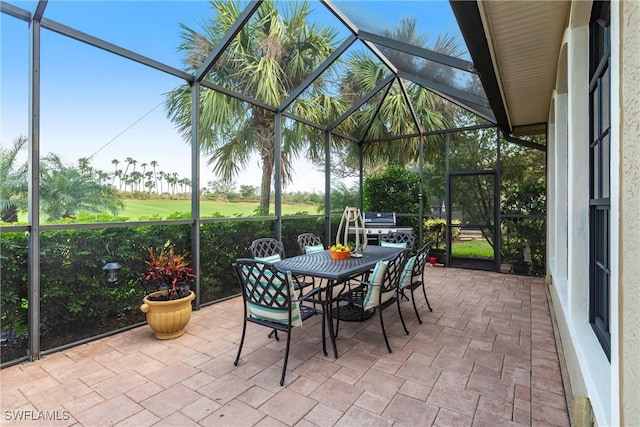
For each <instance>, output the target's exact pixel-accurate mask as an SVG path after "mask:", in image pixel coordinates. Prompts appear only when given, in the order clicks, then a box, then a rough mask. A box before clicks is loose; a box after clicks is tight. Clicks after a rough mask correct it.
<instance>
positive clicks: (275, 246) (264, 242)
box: [249, 237, 285, 261]
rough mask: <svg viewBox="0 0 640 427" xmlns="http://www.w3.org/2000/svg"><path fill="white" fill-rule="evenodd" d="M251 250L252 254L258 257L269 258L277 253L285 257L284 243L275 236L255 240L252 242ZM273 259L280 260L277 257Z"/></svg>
mask: <svg viewBox="0 0 640 427" xmlns="http://www.w3.org/2000/svg"><path fill="white" fill-rule="evenodd" d="M249 250H250V251H251V255H252V256H253V257H254V258H257V259H266V260H269V258H272V257H275V256H276V255H277V256H279V257H280V259H285V254H284V245H283V244H282V242H281V241H279V240H277V239H274V238H273V237H265V238H262V239H256V240H254V241H253V242H251V246H249ZM273 260H274V261H278V260H277V259H273Z"/></svg>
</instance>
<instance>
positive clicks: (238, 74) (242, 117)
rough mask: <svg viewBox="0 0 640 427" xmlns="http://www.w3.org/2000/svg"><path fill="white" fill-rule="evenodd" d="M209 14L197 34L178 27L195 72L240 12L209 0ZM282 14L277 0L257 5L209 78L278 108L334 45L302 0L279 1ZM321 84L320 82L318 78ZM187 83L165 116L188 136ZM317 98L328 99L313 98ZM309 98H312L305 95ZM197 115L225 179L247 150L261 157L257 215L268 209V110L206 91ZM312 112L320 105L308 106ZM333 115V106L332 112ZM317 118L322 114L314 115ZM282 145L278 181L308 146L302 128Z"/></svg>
mask: <svg viewBox="0 0 640 427" xmlns="http://www.w3.org/2000/svg"><path fill="white" fill-rule="evenodd" d="M211 5H212V8H213V16H212V17H211V18H209V19H208V20H206V21H205V22H204V25H203V32H202V33H200V32H197V31H195V30H193V29H191V28H189V27H188V26H186V25H182V29H183V33H182V39H183V42H182V44H181V45H180V46H179V50H180V51H182V52H183V54H184V57H185V64H187V71H190V72H195V71H196V70H197V69H198V68H199V67H200V65H201V64H202V61H203V59H204V58H207V56H208V54H209V53H210V52H211V50H212V49H213V47H214V46H216V45H217V44H218V42H219V41H220V39H221V38H222V37H223V36H224V35H225V33H226V32H227V31H228V30H229V29H230V28H231V26H232V25H233V24H234V22H235V21H236V20H237V18H238V17H239V16H240V15H241V13H242V10H240V8H239V7H238V4H236V3H234V2H233V1H231V0H226V1H225V0H213V1H212V2H211ZM283 5H284V9H285V11H284V12H283V15H282V16H281V15H280V13H279V12H278V3H277V2H276V1H275V0H265V1H264V2H263V3H261V5H260V7H259V8H258V10H257V11H256V14H255V16H254V21H253V22H252V25H245V26H244V28H243V29H242V31H241V32H240V34H239V35H238V36H237V37H235V38H234V40H233V41H232V42H231V43H230V45H229V46H228V48H227V50H226V52H225V54H224V55H223V58H222V59H221V60H219V61H218V63H216V64H214V65H213V67H212V68H211V71H210V72H209V75H208V76H207V79H208V80H210V81H213V82H222V84H224V85H225V86H227V87H230V88H233V90H236V91H238V92H241V93H243V94H246V95H248V96H251V97H253V98H255V99H258V100H260V101H262V102H265V103H267V104H270V105H273V106H277V105H279V104H280V103H281V102H282V101H283V100H284V99H285V97H286V96H287V95H288V94H289V93H290V92H291V91H292V90H293V89H294V88H296V87H297V86H299V85H300V84H301V83H302V82H303V81H304V80H305V78H306V77H307V76H309V74H310V73H312V72H313V71H314V70H315V69H316V68H317V67H318V65H319V64H320V63H321V62H322V61H323V59H324V58H326V57H327V56H329V54H330V53H331V52H332V51H333V50H334V48H335V40H336V35H337V33H336V31H335V30H334V29H331V28H327V27H321V26H316V25H314V24H310V23H308V19H309V17H310V15H311V13H312V11H311V8H310V5H309V3H308V2H306V1H300V2H283ZM316 85H317V86H318V87H316V88H315V90H319V86H321V85H322V81H318V82H317V83H316ZM190 93H191V91H190V87H189V86H188V85H184V86H181V87H178V88H176V89H174V90H173V91H171V92H170V93H169V94H168V97H167V102H166V111H167V116H168V117H169V118H170V119H171V120H172V121H173V122H174V123H175V124H176V127H177V128H178V129H179V130H180V132H181V133H182V134H183V136H184V138H185V139H186V140H187V141H190V135H191V113H190V112H191V95H190ZM315 99H316V100H317V104H318V105H320V102H321V101H324V102H325V103H326V101H327V99H329V98H327V97H320V96H318V97H316V98H315ZM307 102H308V103H309V104H313V98H312V99H309V100H307ZM201 103H202V111H203V113H202V114H201V117H200V121H201V122H200V128H201V132H200V133H201V138H202V139H201V141H200V143H201V146H202V150H203V152H204V154H205V155H206V156H207V157H208V158H209V159H208V164H210V165H212V166H213V171H214V172H215V173H216V174H217V175H219V176H221V177H222V179H224V180H231V179H232V178H233V177H234V176H235V175H237V174H238V173H239V172H240V171H241V170H243V169H244V168H245V167H246V166H247V165H248V162H249V160H250V158H251V155H252V154H253V153H258V155H259V156H260V161H261V165H260V166H261V169H262V179H261V187H260V206H259V212H260V214H261V215H266V214H267V213H268V210H269V202H270V195H271V183H272V179H273V175H274V166H275V160H276V159H275V149H274V142H275V141H274V128H275V122H274V117H273V114H272V113H270V112H268V111H265V110H263V109H261V108H258V107H254V106H252V105H246V104H245V103H243V102H242V101H240V100H238V99H235V98H232V97H229V96H226V95H224V94H222V93H218V92H215V91H211V90H205V91H203V93H202V99H201ZM338 104H339V103H337V102H336V103H334V102H333V101H330V102H329V103H328V105H330V106H331V107H330V109H333V110H341V111H342V109H340V108H339V106H338ZM308 111H310V112H314V113H315V114H322V113H325V112H326V109H323V108H317V109H314V108H309V109H308ZM333 114H334V115H335V114H336V113H335V111H333ZM316 121H317V122H318V123H321V122H322V121H321V120H316ZM285 138H286V140H285V142H284V144H283V148H282V159H281V165H282V169H281V172H282V180H283V185H286V184H287V183H288V182H290V180H291V177H292V175H291V173H292V171H291V168H290V161H291V160H292V159H293V158H295V157H296V156H298V155H299V154H300V153H301V151H302V150H303V149H304V147H305V146H306V145H307V143H308V140H307V137H306V136H305V135H304V134H302V133H300V132H289V133H286V134H285Z"/></svg>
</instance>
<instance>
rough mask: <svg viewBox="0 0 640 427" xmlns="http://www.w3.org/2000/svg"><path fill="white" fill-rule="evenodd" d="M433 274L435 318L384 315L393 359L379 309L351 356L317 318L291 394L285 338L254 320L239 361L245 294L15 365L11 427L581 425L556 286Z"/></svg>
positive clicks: (352, 338)
mask: <svg viewBox="0 0 640 427" xmlns="http://www.w3.org/2000/svg"><path fill="white" fill-rule="evenodd" d="M426 276H427V280H428V285H427V292H428V295H429V301H430V302H431V306H432V307H433V312H429V311H428V310H427V307H426V305H425V304H424V298H423V297H422V298H420V300H419V310H420V313H421V316H422V319H423V322H424V323H423V324H419V323H418V322H417V320H416V317H415V313H414V312H413V307H412V305H411V302H409V301H403V302H402V308H403V314H404V317H405V320H406V321H407V326H408V328H409V331H410V334H409V335H408V336H407V335H405V334H404V331H402V326H401V325H400V321H399V317H398V314H397V312H396V310H394V309H393V308H389V309H387V310H385V312H384V315H385V325H386V326H387V331H388V333H389V336H390V341H391V346H392V348H393V350H394V351H393V353H391V354H389V353H388V352H387V350H386V347H385V345H384V339H383V337H382V334H381V331H380V323H379V319H378V317H377V316H378V314H375V315H374V316H373V317H372V318H371V319H370V320H368V321H365V322H362V323H353V322H341V324H340V333H339V337H338V350H339V352H340V357H339V358H337V359H335V358H334V357H333V356H332V355H330V356H324V355H323V353H322V345H321V339H320V337H321V333H320V317H319V316H316V317H314V318H312V319H310V320H309V321H308V322H306V323H305V324H304V326H303V329H302V330H295V331H294V333H293V335H292V343H291V354H290V357H289V365H288V371H287V376H286V380H285V381H286V382H285V385H284V387H280V385H279V379H280V373H281V369H282V359H283V354H284V352H283V350H284V345H285V340H282V339H281V341H280V342H276V341H275V340H273V339H269V338H268V337H267V333H268V331H267V330H266V329H265V328H263V327H259V326H256V325H250V327H249V331H248V337H247V340H246V342H245V346H244V349H243V355H242V358H241V363H240V364H239V365H238V366H237V367H236V366H234V365H233V361H234V359H235V355H236V351H237V345H238V342H239V339H240V333H241V329H242V320H241V319H242V305H241V304H242V300H241V299H240V298H234V299H231V300H228V301H225V302H222V303H218V304H215V305H212V306H208V307H205V308H203V309H201V310H199V311H197V312H194V313H193V316H192V319H191V323H190V324H189V326H188V327H187V334H185V335H184V336H183V337H181V338H179V339H176V340H171V341H159V340H156V339H155V338H154V337H153V334H152V332H151V330H150V329H149V328H148V327H147V326H144V327H140V328H136V329H133V330H130V331H127V332H124V333H121V334H118V335H115V336H112V337H108V338H104V339H100V340H98V341H94V342H91V343H88V344H84V345H81V346H78V347H74V348H72V349H69V350H66V351H62V352H59V353H55V354H52V355H49V356H47V357H44V358H43V359H41V360H38V361H36V362H28V363H23V364H20V365H16V366H12V367H9V368H6V369H3V370H2V371H1V372H0V378H1V383H2V385H1V398H2V400H1V407H2V421H1V424H2V425H21V426H25V425H29V426H32V425H35V426H39V425H42V426H44V425H74V426H79V425H82V426H106V425H118V426H147V425H174V426H195V425H203V426H285V425H286V426H294V425H295V426H314V425H315V426H330V425H336V426H365V425H367V426H429V425H441V426H466V425H469V426H471V425H473V426H500V425H556V426H568V425H569V416H568V413H567V408H566V401H565V396H564V388H563V385H562V376H561V372H560V364H559V362H558V356H557V352H556V345H555V339H554V334H553V328H552V322H551V318H550V314H549V306H548V304H547V297H546V292H545V288H544V287H545V284H544V283H543V280H542V279H540V278H530V277H524V276H513V275H505V274H498V273H489V272H483V271H472V270H461V269H453V268H428V270H427V275H426ZM418 295H420V296H421V292H419V291H418V292H416V296H418ZM283 336H284V335H283ZM329 348H330V346H329ZM330 354H331V352H330ZM16 417H23V418H24V417H29V418H31V419H29V420H24V421H17V420H15V418H16ZM38 417H41V418H57V420H53V421H46V420H42V419H40V420H38V419H34V418H38Z"/></svg>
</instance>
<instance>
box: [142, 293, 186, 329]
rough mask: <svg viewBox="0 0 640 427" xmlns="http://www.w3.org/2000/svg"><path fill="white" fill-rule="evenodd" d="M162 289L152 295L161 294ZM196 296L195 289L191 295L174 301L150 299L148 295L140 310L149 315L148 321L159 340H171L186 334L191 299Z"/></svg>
mask: <svg viewBox="0 0 640 427" xmlns="http://www.w3.org/2000/svg"><path fill="white" fill-rule="evenodd" d="M161 293H162V291H158V292H153V293H151V294H150V295H156V294H161ZM195 297H196V294H194V293H193V291H190V293H189V295H188V296H186V297H184V298H180V299H176V300H172V301H150V300H149V298H148V296H146V297H144V298H143V299H142V301H143V303H144V304H142V305H141V306H140V310H141V311H142V312H143V313H145V314H146V315H147V323H149V326H151V329H153V331H154V332H155V336H156V338H157V339H159V340H170V339H173V338H178V337H181V336H182V335H184V332H185V330H184V328H185V327H186V326H187V323H189V320H190V319H191V301H193V299H194V298H195Z"/></svg>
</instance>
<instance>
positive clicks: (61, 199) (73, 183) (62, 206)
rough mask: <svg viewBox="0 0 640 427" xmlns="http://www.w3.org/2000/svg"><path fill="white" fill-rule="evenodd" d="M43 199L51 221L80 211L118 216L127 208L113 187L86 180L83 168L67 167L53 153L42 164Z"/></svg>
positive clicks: (47, 218) (71, 215)
mask: <svg viewBox="0 0 640 427" xmlns="http://www.w3.org/2000/svg"><path fill="white" fill-rule="evenodd" d="M40 198H41V207H42V213H43V214H44V216H45V218H46V220H47V221H55V220H59V219H62V218H70V217H73V216H74V215H76V214H78V213H80V212H94V213H97V212H105V211H106V212H110V213H112V214H117V213H118V211H119V210H120V209H122V207H123V205H122V202H121V201H120V200H119V199H118V195H117V194H116V191H115V189H114V188H113V187H111V186H110V185H103V184H101V183H99V182H97V181H94V180H91V179H86V177H85V176H84V174H83V172H82V171H81V170H80V169H78V168H75V167H72V166H67V165H65V164H64V163H63V162H62V160H61V159H60V158H59V157H58V156H56V155H55V154H49V155H48V156H46V157H45V158H44V159H43V161H42V162H41V164H40Z"/></svg>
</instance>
